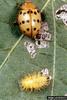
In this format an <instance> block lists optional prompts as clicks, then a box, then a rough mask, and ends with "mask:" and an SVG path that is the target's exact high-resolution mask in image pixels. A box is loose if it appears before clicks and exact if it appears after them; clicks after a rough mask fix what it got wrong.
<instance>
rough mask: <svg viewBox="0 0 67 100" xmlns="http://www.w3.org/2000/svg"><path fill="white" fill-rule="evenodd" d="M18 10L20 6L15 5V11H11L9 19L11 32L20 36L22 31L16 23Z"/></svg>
mask: <svg viewBox="0 0 67 100" xmlns="http://www.w3.org/2000/svg"><path fill="white" fill-rule="evenodd" d="M17 12H18V7H17V6H15V7H14V8H13V12H12V13H11V16H10V19H9V25H10V28H11V33H12V34H13V35H14V36H15V37H20V35H21V32H20V30H19V28H18V24H17V23H16V17H17Z"/></svg>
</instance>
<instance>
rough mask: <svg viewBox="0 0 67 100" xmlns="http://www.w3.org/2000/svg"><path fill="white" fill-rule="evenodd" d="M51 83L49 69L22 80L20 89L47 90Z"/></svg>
mask: <svg viewBox="0 0 67 100" xmlns="http://www.w3.org/2000/svg"><path fill="white" fill-rule="evenodd" d="M50 81H51V76H50V75H49V73H48V69H43V70H42V71H41V72H38V73H33V74H29V75H27V76H25V77H24V78H21V80H20V82H19V83H20V88H21V89H23V90H30V91H33V90H40V89H41V88H43V87H44V88H46V87H47V86H48V85H49V84H50Z"/></svg>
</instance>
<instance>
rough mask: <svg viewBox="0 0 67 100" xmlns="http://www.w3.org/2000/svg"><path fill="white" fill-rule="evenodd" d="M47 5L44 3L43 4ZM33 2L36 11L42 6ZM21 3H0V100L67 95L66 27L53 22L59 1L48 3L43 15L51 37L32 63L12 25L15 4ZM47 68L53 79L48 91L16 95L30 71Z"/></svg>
mask: <svg viewBox="0 0 67 100" xmlns="http://www.w3.org/2000/svg"><path fill="white" fill-rule="evenodd" d="M46 1H47V0H46ZM46 1H44V0H33V2H34V4H36V5H37V6H38V7H39V9H42V8H43V7H44V5H45V3H46ZM21 2H24V1H22V0H0V100H47V96H51V95H58V96H64V95H65V94H66V93H67V27H66V26H65V25H64V24H63V23H62V21H58V20H56V19H55V11H56V10H57V8H58V7H60V6H61V5H62V4H65V3H67V1H63V0H54V1H53V0H50V2H49V3H48V5H47V7H46V8H43V12H44V13H45V14H46V18H45V20H46V21H47V22H48V25H49V30H50V32H51V33H52V42H50V47H49V48H48V49H40V50H38V52H39V53H38V54H37V56H36V58H35V59H31V57H30V55H29V54H28V52H27V50H26V48H25V47H24V41H26V40H30V38H28V37H27V36H24V37H23V35H21V36H20V35H19V33H20V32H19V30H18V27H16V26H14V25H13V22H14V21H15V19H16V13H17V8H16V3H21ZM45 67H47V68H48V69H49V71H50V74H51V75H52V77H53V81H52V83H51V84H50V86H49V87H47V88H46V89H43V90H41V91H34V92H29V91H28V92H25V91H22V92H21V91H20V88H19V85H18V80H19V79H20V76H24V75H26V74H28V73H32V71H40V70H41V69H43V68H45Z"/></svg>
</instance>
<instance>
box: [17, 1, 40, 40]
mask: <svg viewBox="0 0 67 100" xmlns="http://www.w3.org/2000/svg"><path fill="white" fill-rule="evenodd" d="M17 23H18V25H19V29H20V31H21V32H22V33H24V34H25V35H27V36H29V37H31V38H33V37H34V36H35V35H36V34H37V33H38V32H39V30H40V28H41V13H40V12H39V10H38V8H37V7H36V6H35V5H34V4H33V3H32V2H31V0H26V2H25V3H24V4H21V6H20V10H19V13H18V16H17Z"/></svg>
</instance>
